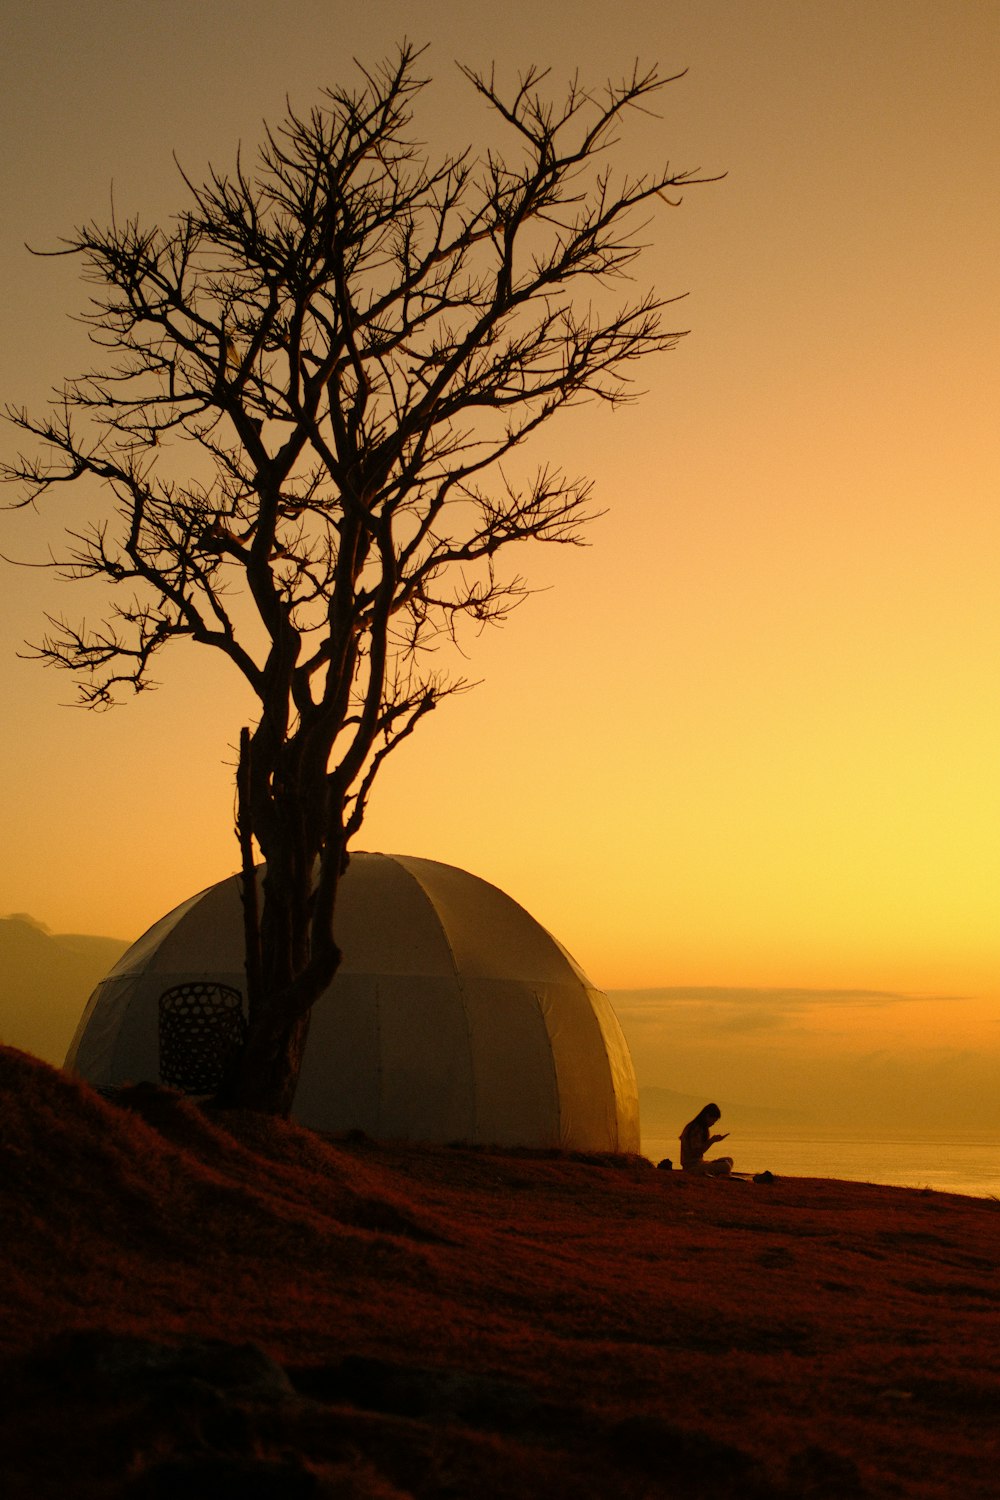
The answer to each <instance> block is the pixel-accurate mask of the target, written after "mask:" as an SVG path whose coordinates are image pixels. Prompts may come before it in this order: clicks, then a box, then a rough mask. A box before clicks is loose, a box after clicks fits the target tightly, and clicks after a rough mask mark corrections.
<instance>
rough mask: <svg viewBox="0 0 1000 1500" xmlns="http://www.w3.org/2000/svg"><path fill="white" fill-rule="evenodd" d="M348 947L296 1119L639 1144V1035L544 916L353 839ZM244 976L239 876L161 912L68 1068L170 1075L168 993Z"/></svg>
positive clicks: (608, 1145) (85, 1072) (80, 1035)
mask: <svg viewBox="0 0 1000 1500" xmlns="http://www.w3.org/2000/svg"><path fill="white" fill-rule="evenodd" d="M337 941H338V943H339V945H340V948H341V951H342V953H343V960H342V963H341V967H340V969H339V970H338V972H337V975H336V977H335V979H334V981H333V983H332V985H331V986H330V987H329V989H328V990H327V991H326V992H325V994H324V995H323V996H321V998H320V1000H319V1001H318V1002H317V1004H316V1005H315V1007H314V1008H313V1014H312V1022H311V1026H310V1031H309V1039H308V1042H307V1045H306V1051H305V1056H304V1059H303V1066H302V1072H301V1076H300V1079H299V1085H298V1089H297V1092H296V1096H295V1103H294V1108H293V1114H294V1117H295V1118H296V1119H297V1120H298V1121H299V1122H300V1123H301V1124H303V1125H308V1126H311V1127H313V1128H316V1129H320V1130H328V1131H343V1130H350V1129H361V1130H365V1131H366V1132H368V1134H370V1135H373V1136H376V1137H383V1138H397V1139H410V1140H426V1141H437V1142H446V1141H459V1140H461V1141H468V1142H470V1143H473V1144H496V1145H517V1146H535V1147H559V1148H562V1149H566V1150H569V1149H573V1150H587V1151H619V1152H631V1151H638V1149H639V1121H638V1094H637V1090H636V1083H635V1074H634V1072H633V1069H632V1060H631V1057H630V1055H629V1051H628V1046H627V1043H626V1042H625V1038H624V1036H623V1035H622V1032H621V1028H620V1026H619V1024H618V1021H617V1018H616V1017H615V1014H614V1012H613V1010H612V1008H611V1005H610V1002H609V1001H608V999H607V997H606V996H605V995H604V994H602V993H601V991H599V990H596V989H595V988H594V987H593V986H592V985H591V983H590V981H589V980H588V979H587V977H586V975H585V974H584V973H583V972H582V970H581V969H580V968H579V967H578V965H577V964H576V963H575V962H574V960H573V959H572V958H571V957H570V955H569V954H568V953H567V951H566V949H565V948H563V946H562V945H561V944H560V943H559V942H557V940H556V939H555V938H553V937H552V936H551V935H550V934H549V933H548V932H546V931H545V929H544V928H543V927H542V926H541V925H540V924H539V923H538V922H536V921H535V920H534V918H533V917H531V916H530V915H529V914H528V913H527V912H526V911H525V910H524V908H523V907H521V906H519V905H518V904H517V903H516V902H515V901H512V900H511V898H510V897H509V896H506V895H505V894H504V893H503V892H502V891H500V890H498V889H497V888H496V887H495V886H492V885H490V884H489V883H488V882H486V881H484V880H480V879H479V878H478V877H476V876H474V875H470V874H468V873H467V872H466V871H464V870H459V869H456V868H455V867H453V866H451V865H445V864H439V863H438V862H436V861H434V860H427V859H418V858H413V857H411V856H407V855H384V854H365V853H355V854H352V856H351V861H350V864H349V866H348V869H347V873H346V874H345V876H344V878H343V880H342V882H341V887H340V893H339V896H338V907H337ZM200 980H211V981H216V982H218V983H221V984H227V985H231V986H232V987H234V988H235V989H237V990H240V991H241V992H243V991H244V990H245V976H244V973H243V927H242V911H241V905H240V898H239V881H238V878H237V877H235V876H233V877H231V878H230V879H228V880H224V881H221V882H220V883H219V884H218V885H214V886H211V887H209V889H208V890H206V891H202V892H201V893H200V894H199V895H197V896H193V897H192V898H191V899H190V900H188V901H186V902H184V903H183V904H182V905H181V906H179V907H177V908H176V910H175V911H173V912H171V913H169V915H167V916H165V917H164V918H162V919H161V921H159V922H157V923H156V924H155V925H154V926H153V927H151V928H150V929H149V931H148V932H147V933H146V934H145V935H144V936H143V937H141V938H140V939H139V940H138V942H136V943H134V944H133V946H132V947H131V948H130V949H129V950H128V952H127V953H125V954H124V955H123V957H122V958H121V959H120V961H119V962H118V963H117V964H116V965H115V967H114V968H113V969H112V970H111V971H110V973H109V974H108V975H107V977H106V978H105V979H104V980H103V981H102V983H101V984H100V985H98V987H97V989H96V990H95V991H94V994H93V995H92V996H91V998H90V1001H89V1003H88V1005H87V1008H86V1011H85V1012H84V1015H83V1017H82V1019H81V1021H80V1025H79V1026H78V1028H77V1032H76V1036H75V1037H74V1039H73V1043H72V1045H71V1047H70V1050H69V1053H68V1055H67V1058H66V1067H67V1068H68V1069H69V1070H70V1071H72V1072H75V1073H77V1074H79V1075H80V1076H82V1077H84V1078H86V1079H88V1080H89V1081H90V1082H91V1083H93V1084H95V1085H98V1086H100V1085H114V1084H120V1083H123V1082H125V1081H127V1080H131V1081H139V1080H149V1081H152V1082H158V1081H160V1043H159V1002H160V996H161V995H162V994H163V992H164V991H165V990H167V989H168V988H170V987H172V986H174V985H177V984H182V983H187V982H190V981H200Z"/></svg>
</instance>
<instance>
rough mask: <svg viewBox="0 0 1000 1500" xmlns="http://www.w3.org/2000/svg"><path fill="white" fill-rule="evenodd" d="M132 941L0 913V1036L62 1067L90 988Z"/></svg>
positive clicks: (19, 915) (18, 915)
mask: <svg viewBox="0 0 1000 1500" xmlns="http://www.w3.org/2000/svg"><path fill="white" fill-rule="evenodd" d="M129 946H130V944H129V942H127V941H126V940H124V939H122V938H109V937H92V936H89V935H88V934H85V933H52V932H50V931H49V929H48V927H46V925H45V924H44V923H43V922H39V921H38V920H37V918H35V917H32V916H29V915H28V914H27V913H25V912H18V913H16V914H15V915H13V916H7V917H0V1041H3V1042H4V1043H6V1044H7V1045H8V1046H10V1047H19V1048H20V1049H21V1050H22V1051H23V1052H32V1053H34V1055H35V1056H36V1057H40V1058H42V1059H43V1060H44V1061H45V1062H49V1063H53V1064H54V1065H55V1066H57V1067H59V1066H61V1065H62V1061H63V1058H64V1057H65V1056H66V1050H67V1048H68V1047H69V1044H70V1042H71V1041H72V1039H73V1033H74V1031H75V1030H76V1025H77V1022H78V1021H79V1019H80V1017H81V1015H82V1014H83V1009H84V1006H85V1005H86V1003H87V1000H88V998H89V996H90V993H91V991H92V990H93V989H94V987H95V985H97V984H98V983H99V981H100V980H101V979H103V978H104V976H105V974H106V973H107V972H108V970H109V969H110V968H112V967H113V966H114V965H115V964H116V963H117V962H118V959H119V958H120V957H121V955H122V954H123V953H124V952H125V950H126V949H127V948H128V947H129Z"/></svg>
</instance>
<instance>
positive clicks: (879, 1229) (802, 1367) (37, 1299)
mask: <svg viewBox="0 0 1000 1500" xmlns="http://www.w3.org/2000/svg"><path fill="white" fill-rule="evenodd" d="M0 1117H2V1133H0V1142H2V1146H0V1155H2V1169H3V1171H2V1178H0V1213H2V1221H3V1226H4V1233H3V1281H4V1287H5V1290H6V1296H5V1299H4V1300H5V1303H6V1306H5V1310H4V1315H3V1319H2V1323H0V1349H2V1351H3V1358H4V1362H5V1370H4V1374H5V1377H6V1381H7V1382H8V1383H9V1385H10V1388H11V1390H12V1392H13V1396H12V1398H11V1399H9V1400H8V1401H7V1402H6V1404H5V1406H4V1408H3V1409H2V1415H0V1443H2V1451H3V1453H4V1457H5V1467H6V1469H7V1472H8V1475H9V1481H10V1482H9V1486H8V1490H7V1493H8V1494H10V1493H13V1494H24V1495H26V1496H27V1495H31V1496H33V1497H39V1496H45V1495H48V1494H52V1495H56V1494H59V1495H68V1496H77V1495H79V1496H84V1497H89V1496H93V1497H95V1500H96V1497H102V1500H103V1497H111V1496H117V1495H130V1496H131V1495H135V1496H143V1495H145V1496H152V1497H156V1496H161V1495H168V1494H175V1493H176V1494H183V1495H185V1497H186V1500H198V1497H199V1496H200V1495H202V1494H204V1495H205V1496H208V1495H211V1496H212V1497H213V1500H226V1497H227V1496H229V1495H230V1494H232V1495H233V1496H239V1497H240V1500H253V1497H254V1496H261V1497H268V1496H271V1495H273V1496H275V1497H279V1496H286V1495H287V1496H294V1495H298V1494H302V1495H317V1496H323V1495H330V1496H334V1495H337V1496H347V1497H353V1496H363V1495H371V1496H379V1495H385V1496H398V1495H418V1496H425V1495H426V1496H431V1495H434V1496H438V1495H440V1496H444V1495H449V1496H455V1497H465V1496H468V1497H472V1496H475V1497H477V1500H479V1497H490V1496H496V1497H498V1500H499V1497H509V1496H515V1495H517V1496H535V1495H538V1496H543V1495H544V1496H546V1497H547V1500H557V1497H559V1496H561V1495H573V1496H574V1497H595V1500H596V1497H605V1496H608V1495H615V1496H622V1497H631V1496H634V1497H639V1496H643V1497H646V1496H650V1497H651V1496H660V1495H663V1496H671V1495H677V1496H688V1495H690V1496H694V1495H696V1494H697V1495H706V1494H707V1495H711V1496H713V1497H725V1496H733V1497H736V1496H739V1497H741V1500H752V1497H760V1500H765V1497H773V1500H779V1497H780V1500H793V1497H810V1496H811V1497H816V1500H819V1497H828V1500H849V1497H851V1496H871V1497H878V1496H886V1497H889V1496H894V1497H898V1496H913V1497H926V1500H932V1497H934V1500H952V1497H954V1496H956V1495H958V1494H961V1495H963V1496H988V1495H989V1496H992V1495H995V1494H996V1493H997V1490H996V1483H997V1481H996V1475H997V1472H998V1470H1000V1452H998V1449H1000V1440H998V1437H997V1432H998V1431H1000V1424H998V1422H997V1418H998V1417H1000V1339H998V1321H1000V1320H998V1312H1000V1280H998V1276H997V1267H998V1265H1000V1213H998V1212H997V1207H996V1204H995V1203H993V1202H991V1201H990V1200H988V1199H982V1200H976V1199H968V1198H958V1197H950V1196H947V1195H944V1194H938V1193H929V1192H918V1191H914V1190H909V1189H900V1188H879V1187H872V1186H867V1185H861V1184H855V1183H844V1182H836V1181H822V1180H815V1181H814V1180H804V1179H794V1180H793V1179H784V1180H778V1181H775V1182H774V1183H772V1184H770V1185H756V1184H753V1183H747V1182H735V1181H733V1182H725V1181H711V1180H706V1179H690V1178H686V1177H683V1176H681V1175H680V1174H678V1173H664V1172H657V1171H655V1170H654V1169H652V1168H651V1167H650V1166H649V1164H648V1163H645V1162H643V1161H642V1160H641V1159H634V1160H630V1161H626V1162H622V1163H616V1164H614V1165H612V1164H609V1163H608V1162H606V1161H598V1160H594V1161H587V1160H581V1159H573V1158H567V1157H552V1156H542V1155H537V1154H534V1155H533V1154H530V1153H500V1152H495V1153H492V1152H485V1151H468V1150H462V1149H457V1148H456V1149H449V1148H434V1147H427V1148H419V1147H413V1146H391V1145H385V1144H382V1145H378V1144H375V1143H373V1142H368V1141H364V1140H362V1141H354V1142H349V1141H340V1142H334V1141H329V1140H326V1139H324V1138H322V1137H320V1136H317V1135H315V1134H312V1133H310V1132H307V1131H304V1130H301V1129H299V1128H297V1127H295V1126H292V1125H287V1124H281V1123H275V1122H273V1121H266V1120H262V1119H260V1118H257V1117H254V1116H249V1115H243V1116H237V1115H228V1116H224V1115H214V1116H212V1115H206V1114H204V1113H203V1112H201V1111H200V1110H198V1109H197V1108H196V1107H195V1106H193V1105H192V1104H190V1103H187V1102H185V1101H183V1100H180V1099H178V1098H176V1097H174V1096H164V1095H163V1094H160V1093H157V1092H149V1091H145V1090H136V1091H133V1092H132V1093H131V1095H124V1096H122V1097H121V1098H120V1099H119V1100H118V1101H116V1102H115V1103H110V1102H108V1101H105V1100H103V1099H101V1098H99V1097H98V1096H96V1095H95V1094H94V1093H93V1092H91V1091H90V1090H89V1089H87V1088H86V1087H85V1086H83V1085H80V1084H78V1083H76V1082H74V1081H73V1080H70V1079H68V1078H65V1077H64V1076H62V1075H61V1074H59V1073H57V1072H55V1071H54V1070H52V1069H50V1068H47V1067H46V1066H45V1065H43V1064H40V1063H38V1062H36V1061H34V1060H33V1059H30V1058H28V1057H26V1056H25V1055H24V1054H21V1053H17V1052H14V1051H12V1050H10V1049H3V1050H0ZM94 1330H97V1331H98V1336H96V1337H94V1336H92V1331H94ZM74 1334H75V1335H76V1336H75V1337H74ZM112 1336H114V1337H112ZM53 1340H55V1341H56V1342H55V1343H53V1342H52V1341H53ZM116 1340H117V1342H116ZM215 1341H222V1342H223V1343H224V1344H225V1345H227V1346H236V1349H237V1354H238V1355H239V1358H244V1357H251V1358H252V1359H257V1360H259V1361H260V1362H261V1369H262V1370H263V1372H264V1373H263V1374H261V1373H260V1371H258V1372H257V1373H256V1374H253V1376H252V1378H251V1377H250V1376H247V1374H246V1371H245V1369H244V1368H243V1366H242V1365H241V1366H240V1367H239V1369H238V1370H237V1372H236V1374H235V1375H234V1374H233V1369H232V1368H231V1367H230V1366H229V1365H225V1367H224V1368H223V1366H220V1364H219V1359H220V1357H221V1356H220V1351H219V1349H218V1347H217V1346H216V1343H215ZM247 1344H252V1345H254V1346H255V1349H256V1351H259V1352H254V1351H251V1354H250V1355H249V1356H248V1355H247V1351H245V1350H244V1351H243V1353H242V1354H239V1346H243V1345H247ZM164 1346H165V1347H164ZM230 1355H232V1349H230V1350H229V1351H228V1354H227V1358H228V1357H229V1356H230ZM233 1357H236V1356H233ZM237 1364H239V1359H237ZM279 1366H280V1367H281V1368H279ZM254 1369H256V1366H255V1367H254ZM220 1371H221V1373H220ZM282 1371H284V1373H282Z"/></svg>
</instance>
